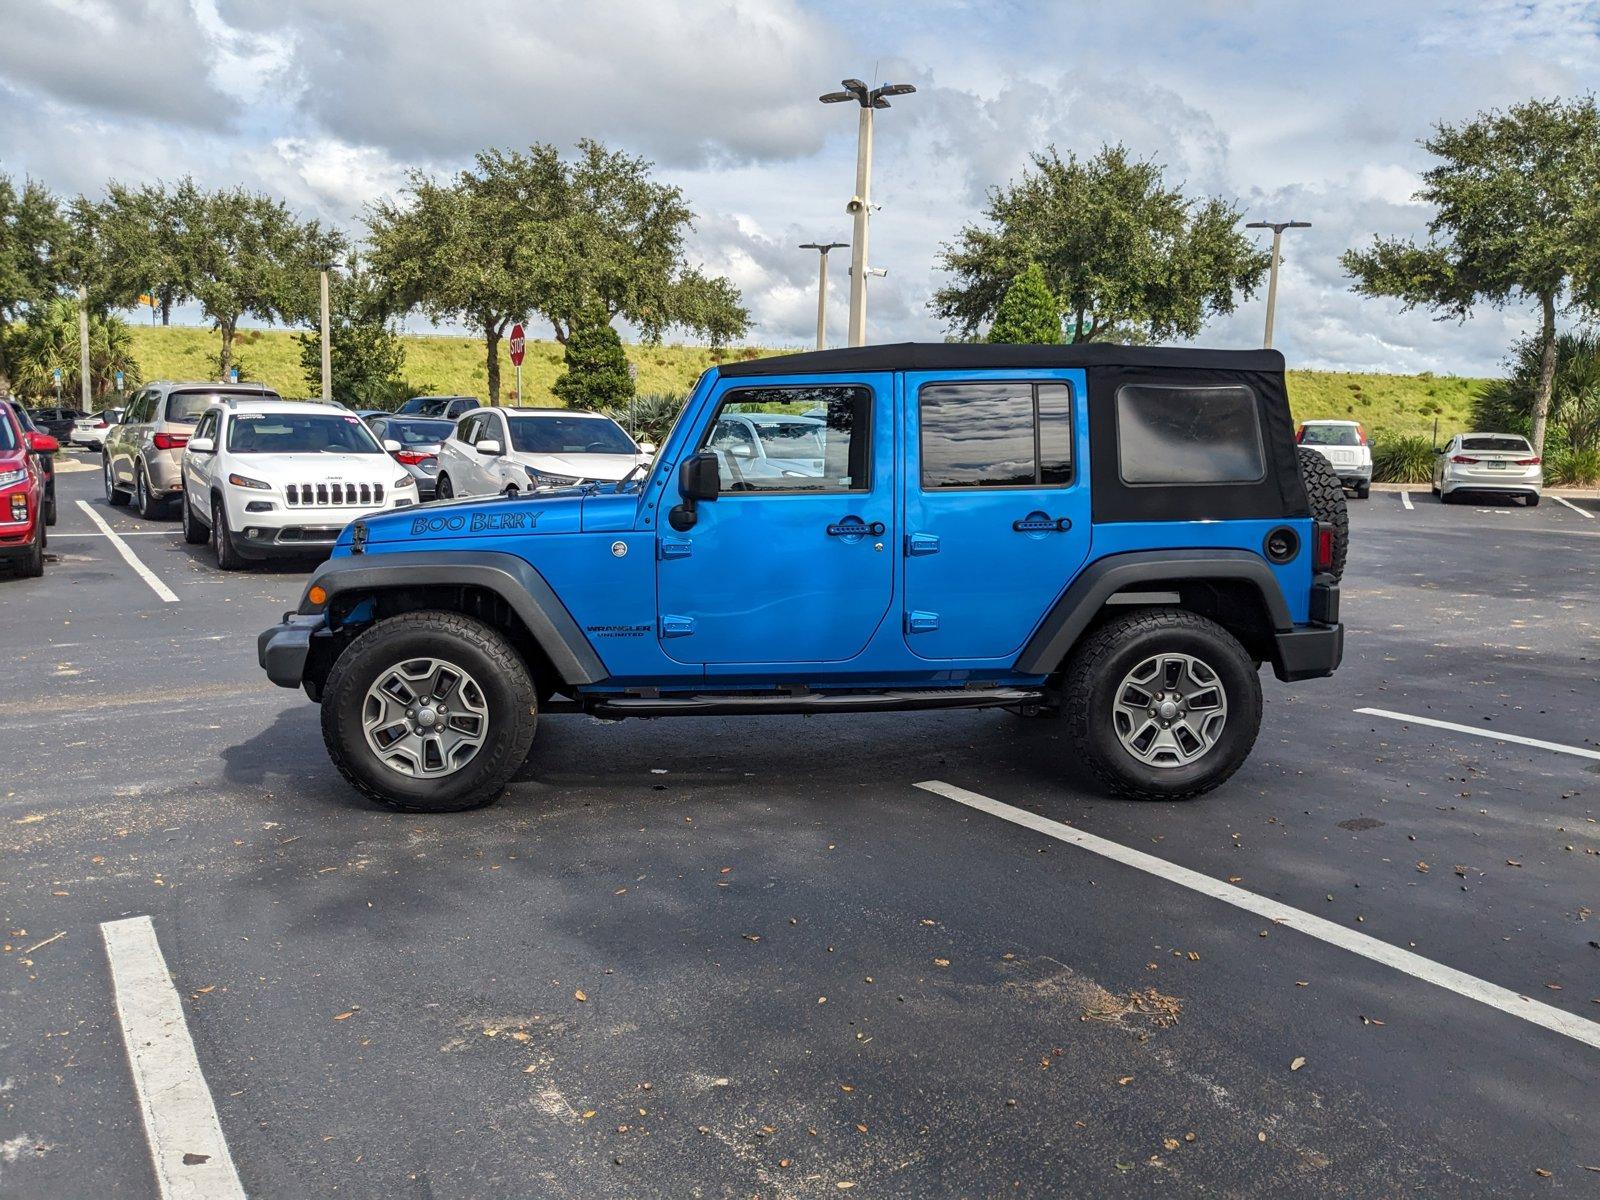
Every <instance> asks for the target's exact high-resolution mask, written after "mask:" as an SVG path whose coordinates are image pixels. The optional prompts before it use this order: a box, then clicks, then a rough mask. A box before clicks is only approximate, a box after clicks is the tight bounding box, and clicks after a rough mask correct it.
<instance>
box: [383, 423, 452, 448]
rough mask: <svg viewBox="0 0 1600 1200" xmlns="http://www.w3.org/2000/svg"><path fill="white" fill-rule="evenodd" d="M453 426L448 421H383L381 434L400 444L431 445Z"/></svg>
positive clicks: (444, 436)
mask: <svg viewBox="0 0 1600 1200" xmlns="http://www.w3.org/2000/svg"><path fill="white" fill-rule="evenodd" d="M454 428H455V426H454V425H452V424H451V423H450V422H449V421H396V420H394V419H392V418H391V419H390V420H387V421H385V422H384V423H383V436H384V437H386V438H393V439H394V440H395V441H397V442H399V443H400V444H401V445H402V446H432V445H436V444H437V443H439V442H442V441H444V440H445V438H447V437H449V436H450V431H451V430H452V429H454Z"/></svg>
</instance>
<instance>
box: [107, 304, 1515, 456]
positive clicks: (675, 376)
mask: <svg viewBox="0 0 1600 1200" xmlns="http://www.w3.org/2000/svg"><path fill="white" fill-rule="evenodd" d="M131 332H132V334H133V346H134V353H135V355H136V356H137V357H138V360H139V366H140V369H141V370H142V372H143V374H144V377H145V378H146V379H205V378H209V377H210V376H211V375H212V374H213V373H214V372H215V370H216V354H217V335H216V333H215V332H213V331H212V330H209V329H195V328H186V327H178V326H173V327H170V328H160V327H155V326H150V325H135V326H133V327H132V330H131ZM404 341H405V347H406V368H405V374H406V377H407V378H408V379H409V380H410V381H411V382H412V383H413V384H414V385H415V386H416V389H417V391H418V392H439V393H448V394H460V395H464V396H482V395H484V394H485V392H486V390H487V385H486V383H485V376H486V372H485V369H484V360H483V343H482V342H480V341H478V340H476V339H474V338H466V337H451V336H446V335H420V334H418V335H409V336H407V337H406V338H405V339H404ZM627 352H628V358H629V360H630V361H632V362H634V363H635V364H637V365H638V368H639V391H640V392H641V393H648V392H682V391H685V390H687V389H688V388H689V387H690V386H691V385H692V384H693V383H694V381H695V379H696V378H698V377H699V375H700V373H701V372H702V371H704V370H705V369H706V368H707V367H709V366H711V365H713V363H715V362H717V361H719V359H720V360H722V361H727V360H730V359H738V358H751V357H755V356H758V355H763V354H777V353H782V352H783V351H782V350H773V349H759V348H754V347H735V348H732V349H729V350H725V351H722V352H721V353H720V354H719V353H718V352H716V351H713V350H710V349H707V348H706V347H704V346H666V345H663V346H643V345H630V346H628V347H627ZM235 353H236V356H237V359H238V362H239V364H240V367H241V370H242V374H243V377H244V378H246V379H258V380H261V381H263V382H265V383H268V384H270V385H271V386H272V387H274V388H276V389H277V390H278V391H279V392H281V393H282V394H283V395H285V396H304V395H306V394H308V393H309V392H310V391H311V388H309V387H308V386H307V384H306V381H305V378H304V376H303V375H302V374H301V370H300V344H299V343H298V342H297V341H295V339H294V335H293V334H291V333H288V332H285V331H282V330H271V331H261V330H245V331H242V332H241V333H240V334H239V338H238V344H237V346H236V349H235ZM501 354H502V358H501V363H500V370H501V381H502V386H503V387H504V388H506V389H507V390H508V391H509V389H510V388H511V387H512V380H513V378H514V374H515V372H514V369H513V368H512V366H511V360H510V359H509V358H506V357H504V348H503V347H502V351H501ZM561 371H562V366H561V347H560V346H559V345H557V344H556V343H555V342H535V341H530V342H529V343H528V351H527V357H526V360H525V361H524V362H523V366H522V386H523V392H524V395H525V399H524V403H527V404H543V405H555V404H556V403H557V402H556V399H555V396H554V395H553V394H552V393H551V391H550V385H551V384H552V383H554V382H555V380H556V377H557V376H558V375H560V374H561ZM1487 382H1488V381H1487V380H1484V379H1465V378H1460V377H1457V376H1432V375H1357V374H1349V373H1345V372H1334V371H1290V372H1289V402H1290V405H1291V407H1292V408H1293V410H1294V415H1295V417H1296V418H1297V419H1299V420H1306V419H1308V418H1313V417H1333V418H1339V419H1343V420H1355V421H1360V422H1362V423H1363V424H1364V425H1366V427H1367V431H1368V433H1369V434H1371V435H1373V436H1375V437H1376V436H1383V435H1399V434H1418V435H1422V436H1429V435H1431V434H1432V432H1433V422H1434V418H1435V417H1437V418H1438V421H1439V434H1440V437H1441V438H1444V437H1448V436H1450V434H1452V433H1455V432H1457V431H1458V430H1461V429H1464V428H1466V427H1467V424H1468V422H1469V420H1470V413H1471V404H1472V398H1473V397H1474V396H1475V395H1477V393H1478V392H1479V391H1480V390H1481V389H1482V388H1483V386H1484V384H1486V383H1487Z"/></svg>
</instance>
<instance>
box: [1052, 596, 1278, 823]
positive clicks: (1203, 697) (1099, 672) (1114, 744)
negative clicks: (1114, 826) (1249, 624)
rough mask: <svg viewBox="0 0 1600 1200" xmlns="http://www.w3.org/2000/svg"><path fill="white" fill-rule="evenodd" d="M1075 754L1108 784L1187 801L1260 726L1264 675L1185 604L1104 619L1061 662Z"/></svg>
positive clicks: (1225, 773)
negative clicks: (1064, 671) (1064, 670)
mask: <svg viewBox="0 0 1600 1200" xmlns="http://www.w3.org/2000/svg"><path fill="white" fill-rule="evenodd" d="M1061 709H1062V712H1063V714H1064V715H1065V718H1066V721H1067V732H1068V736H1069V738H1070V739H1071V741H1072V743H1073V749H1074V751H1075V752H1076V757H1077V758H1078V759H1080V760H1081V761H1082V762H1084V763H1085V764H1086V765H1087V766H1088V768H1089V770H1090V772H1091V773H1092V774H1093V775H1094V776H1095V778H1096V779H1098V780H1099V781H1100V782H1101V783H1102V784H1103V785H1104V786H1105V787H1106V788H1107V789H1108V790H1109V791H1111V792H1113V793H1114V794H1116V795H1119V796H1126V797H1128V798H1130V799H1135V800H1186V799H1188V798H1190V797H1191V796H1198V795H1201V794H1202V793H1204V792H1208V791H1210V790H1211V789H1212V788H1215V787H1217V786H1218V785H1220V784H1222V783H1223V782H1225V781H1226V780H1227V779H1228V777H1229V776H1231V775H1232V774H1233V773H1234V772H1235V771H1237V770H1238V769H1239V767H1240V766H1241V765H1242V764H1243V763H1244V760H1245V759H1246V758H1247V757H1248V756H1249V754H1250V749H1251V747H1252V746H1254V745H1255V740H1256V734H1257V732H1258V731H1259V730H1260V727H1261V680H1260V678H1259V677H1258V675H1257V673H1256V667H1255V664H1254V663H1253V662H1252V661H1251V659H1250V656H1249V654H1248V653H1246V651H1245V649H1244V647H1243V646H1241V645H1240V644H1239V642H1238V640H1237V639H1236V638H1234V637H1233V635H1232V634H1230V633H1229V632H1228V631H1227V630H1225V629H1223V628H1222V627H1221V626H1220V625H1217V624H1216V623H1215V622H1212V621H1208V620H1206V619H1205V618H1204V617H1202V616H1199V615H1198V614H1196V613H1192V612H1188V611H1185V610H1183V609H1172V608H1156V609H1145V610H1143V611H1141V612H1137V613H1132V614H1130V615H1128V616H1125V617H1119V618H1116V619H1114V620H1111V621H1108V622H1107V623H1106V624H1104V625H1102V626H1100V627H1099V628H1098V629H1097V630H1095V631H1094V632H1093V633H1091V634H1089V635H1088V636H1087V637H1085V638H1084V639H1083V640H1082V641H1081V642H1080V643H1079V644H1078V645H1077V646H1076V647H1074V649H1073V652H1072V655H1071V657H1070V658H1069V659H1068V660H1067V667H1066V678H1065V680H1064V688H1063V697H1062V705H1061Z"/></svg>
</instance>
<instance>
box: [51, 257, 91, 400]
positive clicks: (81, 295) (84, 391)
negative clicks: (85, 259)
mask: <svg viewBox="0 0 1600 1200" xmlns="http://www.w3.org/2000/svg"><path fill="white" fill-rule="evenodd" d="M78 394H79V395H80V396H81V397H82V400H81V403H82V405H83V411H84V412H86V413H87V412H90V411H92V408H93V405H94V389H93V387H92V386H91V385H90V383H89V289H88V288H86V287H84V286H83V285H82V284H81V283H80V284H79V285H78ZM57 403H58V404H59V403H60V401H59V400H58V401H57Z"/></svg>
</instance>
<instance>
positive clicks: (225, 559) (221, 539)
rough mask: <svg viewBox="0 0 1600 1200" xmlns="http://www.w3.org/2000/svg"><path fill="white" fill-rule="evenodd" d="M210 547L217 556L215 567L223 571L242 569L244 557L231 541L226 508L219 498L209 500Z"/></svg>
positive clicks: (231, 536) (231, 531)
mask: <svg viewBox="0 0 1600 1200" xmlns="http://www.w3.org/2000/svg"><path fill="white" fill-rule="evenodd" d="M211 545H212V548H213V549H214V550H215V551H216V554H217V567H218V568H219V569H220V570H223V571H238V570H242V569H243V568H244V555H242V554H240V553H239V547H238V545H237V544H236V543H235V542H234V540H233V530H231V529H229V528H228V508H227V506H226V505H225V504H223V503H222V497H221V496H214V497H213V498H212V500H211Z"/></svg>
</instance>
